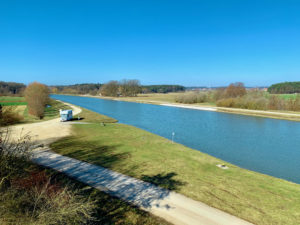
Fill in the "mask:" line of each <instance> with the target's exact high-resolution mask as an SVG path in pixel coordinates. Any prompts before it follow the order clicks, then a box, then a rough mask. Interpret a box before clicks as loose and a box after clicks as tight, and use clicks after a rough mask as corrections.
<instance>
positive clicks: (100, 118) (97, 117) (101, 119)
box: [74, 108, 118, 123]
mask: <svg viewBox="0 0 300 225" xmlns="http://www.w3.org/2000/svg"><path fill="white" fill-rule="evenodd" d="M81 109H82V112H81V113H79V114H78V115H76V116H74V119H75V120H76V118H78V117H79V118H80V121H83V122H93V123H116V122H118V121H117V120H115V119H113V118H110V117H108V116H105V115H101V114H99V113H96V112H93V111H90V110H87V109H85V108H81Z"/></svg>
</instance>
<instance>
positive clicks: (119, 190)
mask: <svg viewBox="0 0 300 225" xmlns="http://www.w3.org/2000/svg"><path fill="white" fill-rule="evenodd" d="M32 160H33V161H34V162H35V163H37V164H40V165H43V166H46V167H50V168H53V169H55V170H57V171H60V172H63V173H65V174H66V175H68V176H70V177H73V178H75V179H77V180H79V181H81V182H83V183H86V184H88V185H90V186H92V187H94V188H97V189H99V190H101V191H104V192H106V193H109V194H111V195H113V196H116V197H119V198H121V199H123V200H125V201H127V202H131V203H132V204H134V205H136V206H139V207H141V208H142V209H144V210H146V211H149V212H151V213H153V214H154V215H156V216H160V217H162V218H164V219H166V220H167V221H169V222H171V223H173V224H176V225H177V224H178V225H184V224H189V225H193V224H201V225H217V224H218V225H227V224H228V225H249V224H250V223H248V222H246V221H243V220H241V219H239V218H237V217H234V216H232V215H230V214H227V213H225V212H223V211H220V210H218V209H215V208H212V207H209V206H207V205H205V204H203V203H201V202H197V201H194V200H192V199H189V198H187V197H185V196H183V195H180V194H177V193H175V192H171V191H168V190H166V189H162V188H159V187H157V186H155V185H152V184H150V183H146V182H143V181H140V180H138V179H135V178H132V177H129V176H126V175H123V174H120V173H117V172H114V171H111V170H109V169H105V168H103V167H100V166H96V165H93V164H89V163H85V162H82V161H79V160H76V159H73V158H69V157H65V156H61V155H59V154H56V153H53V152H52V151H50V150H41V151H35V152H34V155H33V158H32Z"/></svg>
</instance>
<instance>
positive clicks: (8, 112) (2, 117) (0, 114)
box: [0, 105, 24, 126]
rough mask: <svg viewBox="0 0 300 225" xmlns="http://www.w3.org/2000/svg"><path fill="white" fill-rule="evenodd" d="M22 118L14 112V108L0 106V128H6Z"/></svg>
mask: <svg viewBox="0 0 300 225" xmlns="http://www.w3.org/2000/svg"><path fill="white" fill-rule="evenodd" d="M23 119H24V118H23V116H21V115H20V114H18V113H16V112H15V107H13V106H5V107H2V106H1V105H0V126H8V125H12V124H15V123H18V122H20V121H21V120H23Z"/></svg>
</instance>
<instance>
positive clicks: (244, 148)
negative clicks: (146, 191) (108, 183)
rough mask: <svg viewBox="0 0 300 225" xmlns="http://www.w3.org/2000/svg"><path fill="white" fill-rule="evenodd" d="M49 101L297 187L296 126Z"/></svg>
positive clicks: (83, 100) (84, 100)
mask: <svg viewBox="0 0 300 225" xmlns="http://www.w3.org/2000/svg"><path fill="white" fill-rule="evenodd" d="M51 97H52V98H54V99H58V100H62V101H65V102H69V103H72V104H74V105H78V106H82V107H84V108H87V109H89V110H92V111H95V112H98V113H100V114H103V115H107V116H110V117H113V118H115V119H117V120H119V122H120V123H124V124H129V125H133V126H136V127H139V128H142V129H144V130H147V131H149V132H152V133H154V134H158V135H160V136H163V137H165V138H168V139H172V132H175V136H174V141H176V142H178V143H181V144H183V145H186V146H188V147H191V148H194V149H197V150H199V151H202V152H205V153H207V154H209V155H212V156H215V157H217V158H220V159H223V160H225V161H227V162H230V163H233V164H235V165H238V166H240V167H243V168H246V169H250V170H253V171H257V172H260V173H265V174H268V175H271V176H275V177H279V178H283V179H286V180H289V181H293V182H296V183H300V173H299V171H300V123H299V122H293V121H286V120H276V119H268V118H261V117H252V116H243V115H236V114H227V113H219V112H210V111H201V110H193V109H184V108H176V107H168V106H159V105H151V104H142V103H133V102H122V101H114V100H103V99H98V98H89V97H78V96H66V95H52V96H51Z"/></svg>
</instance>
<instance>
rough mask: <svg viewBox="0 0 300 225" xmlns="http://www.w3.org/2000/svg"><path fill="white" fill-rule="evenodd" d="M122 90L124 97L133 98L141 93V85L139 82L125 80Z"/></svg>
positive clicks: (122, 83)
mask: <svg viewBox="0 0 300 225" xmlns="http://www.w3.org/2000/svg"><path fill="white" fill-rule="evenodd" d="M120 89H121V94H122V96H128V97H133V96H136V95H137V94H138V93H140V92H141V85H140V82H139V81H138V80H123V81H122V82H121V88H120Z"/></svg>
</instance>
